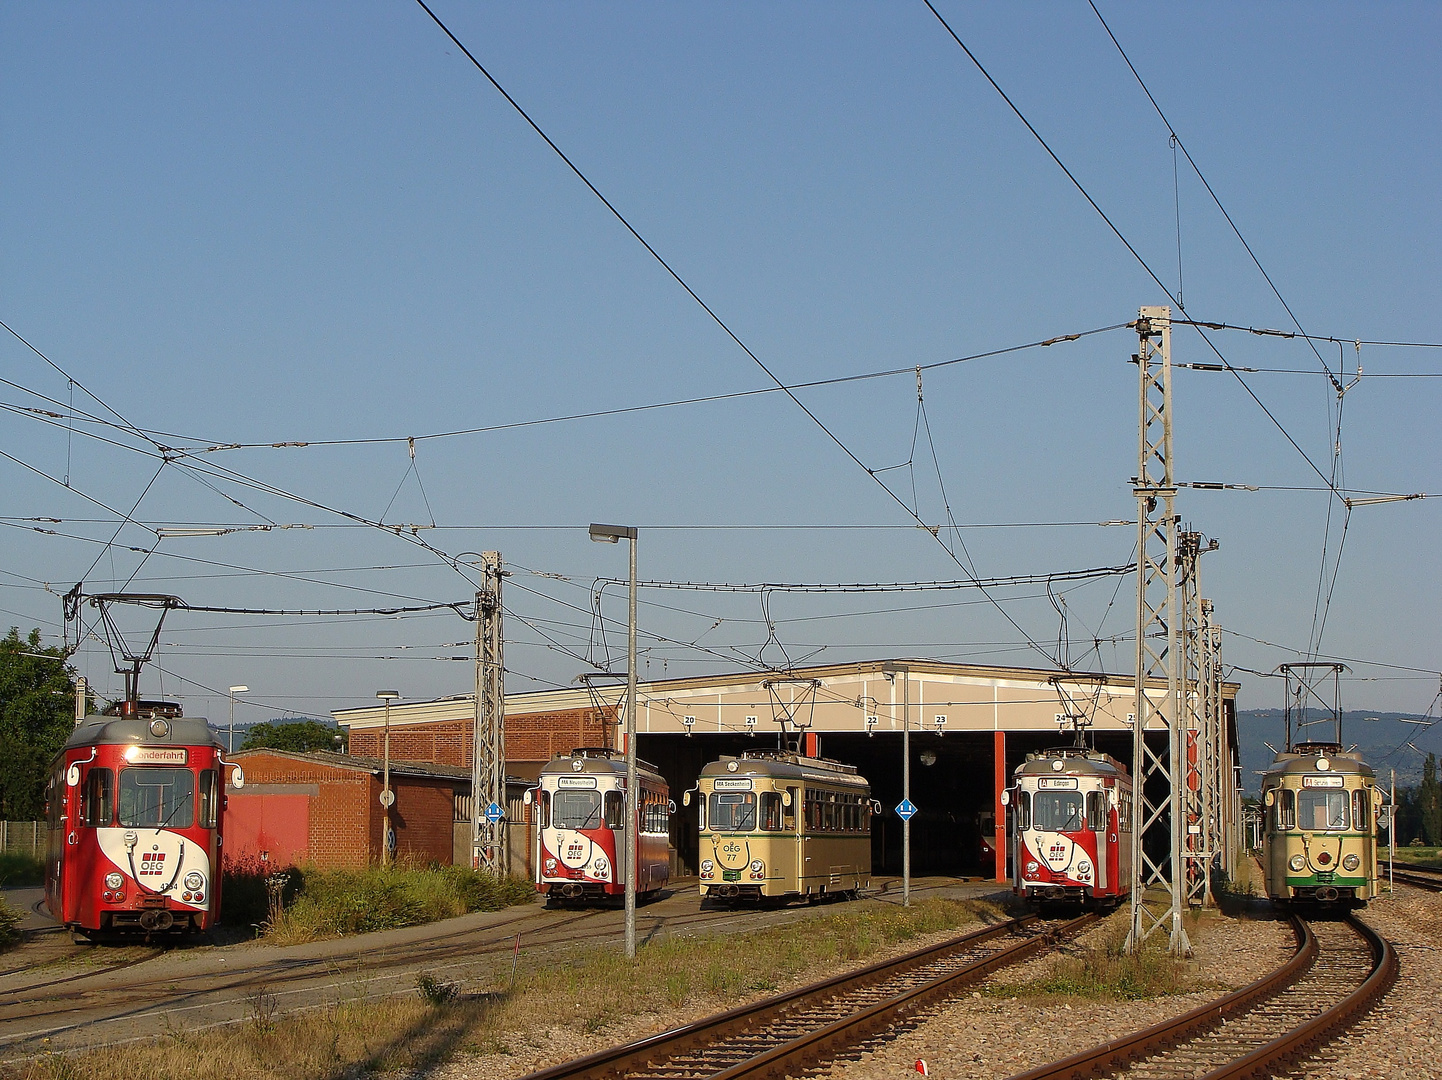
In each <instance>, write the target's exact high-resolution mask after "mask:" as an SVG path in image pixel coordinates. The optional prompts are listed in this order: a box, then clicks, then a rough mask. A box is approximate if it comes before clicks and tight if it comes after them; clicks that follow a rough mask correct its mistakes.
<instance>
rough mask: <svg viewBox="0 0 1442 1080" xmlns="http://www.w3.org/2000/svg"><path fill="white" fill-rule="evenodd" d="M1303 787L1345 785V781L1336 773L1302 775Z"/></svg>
mask: <svg viewBox="0 0 1442 1080" xmlns="http://www.w3.org/2000/svg"><path fill="white" fill-rule="evenodd" d="M1302 786H1303V787H1333V788H1335V787H1346V786H1347V782H1346V781H1345V780H1343V779H1342V778H1341V777H1340V776H1338V775H1337V774H1336V773H1332V774H1331V775H1330V776H1304V777H1302Z"/></svg>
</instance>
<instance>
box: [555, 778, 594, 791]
mask: <svg viewBox="0 0 1442 1080" xmlns="http://www.w3.org/2000/svg"><path fill="white" fill-rule="evenodd" d="M556 786H557V787H558V788H593V787H595V786H596V778H595V777H594V776H558V777H556Z"/></svg>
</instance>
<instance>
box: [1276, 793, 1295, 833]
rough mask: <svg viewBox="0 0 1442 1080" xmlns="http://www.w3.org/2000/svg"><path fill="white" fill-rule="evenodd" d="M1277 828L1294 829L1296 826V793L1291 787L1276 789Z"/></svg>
mask: <svg viewBox="0 0 1442 1080" xmlns="http://www.w3.org/2000/svg"><path fill="white" fill-rule="evenodd" d="M1276 822H1277V828H1278V829H1294V828H1296V826H1297V793H1296V792H1295V791H1293V790H1292V789H1291V788H1278V789H1277V818H1276Z"/></svg>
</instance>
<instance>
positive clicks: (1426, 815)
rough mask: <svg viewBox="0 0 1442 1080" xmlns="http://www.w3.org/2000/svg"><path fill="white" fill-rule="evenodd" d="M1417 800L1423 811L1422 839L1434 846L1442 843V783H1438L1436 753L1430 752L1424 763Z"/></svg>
mask: <svg viewBox="0 0 1442 1080" xmlns="http://www.w3.org/2000/svg"><path fill="white" fill-rule="evenodd" d="M1417 802H1418V804H1419V807H1418V808H1419V809H1420V810H1421V812H1422V839H1423V840H1425V841H1426V842H1427V844H1428V845H1429V846H1432V847H1436V846H1438V845H1439V844H1442V785H1439V784H1438V783H1437V755H1436V754H1428V755H1427V760H1426V761H1425V762H1424V763H1423V765H1422V786H1421V788H1419V789H1418V791H1417Z"/></svg>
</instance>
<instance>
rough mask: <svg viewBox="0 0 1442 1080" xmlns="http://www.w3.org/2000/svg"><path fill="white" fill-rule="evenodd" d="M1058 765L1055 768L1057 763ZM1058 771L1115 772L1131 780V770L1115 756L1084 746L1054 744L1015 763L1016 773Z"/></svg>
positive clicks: (1072, 774) (1097, 773) (1027, 773)
mask: <svg viewBox="0 0 1442 1080" xmlns="http://www.w3.org/2000/svg"><path fill="white" fill-rule="evenodd" d="M1058 762H1060V763H1061V768H1057V763H1058ZM1058 773H1062V774H1066V775H1069V776H1075V775H1077V774H1082V775H1086V776H1117V777H1120V778H1122V779H1124V780H1130V779H1131V774H1130V773H1129V772H1128V771H1127V768H1126V766H1124V765H1123V764H1122V763H1121V762H1120V761H1118V760H1117V759H1116V758H1114V757H1112V756H1111V755H1110V754H1100V753H1097V752H1096V751H1095V750H1085V749H1081V748H1078V747H1071V746H1065V747H1057V748H1055V749H1052V750H1042V751H1040V752H1038V753H1035V754H1028V755H1027V758H1026V760H1025V761H1023V762H1022V763H1021V764H1020V765H1018V766H1017V767H1016V772H1015V775H1016V776H1055V775H1057V774H1058Z"/></svg>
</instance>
